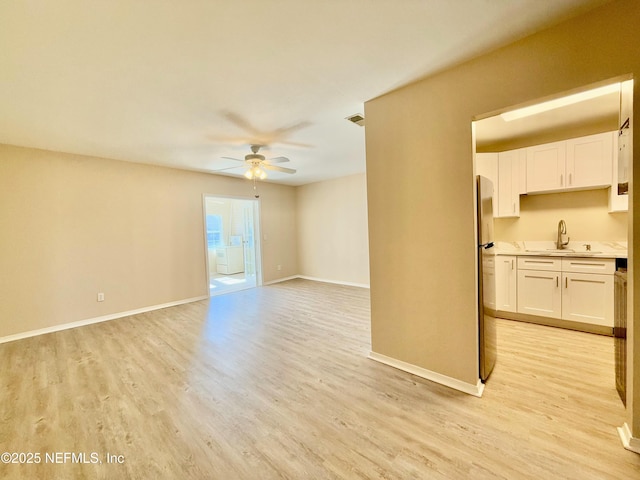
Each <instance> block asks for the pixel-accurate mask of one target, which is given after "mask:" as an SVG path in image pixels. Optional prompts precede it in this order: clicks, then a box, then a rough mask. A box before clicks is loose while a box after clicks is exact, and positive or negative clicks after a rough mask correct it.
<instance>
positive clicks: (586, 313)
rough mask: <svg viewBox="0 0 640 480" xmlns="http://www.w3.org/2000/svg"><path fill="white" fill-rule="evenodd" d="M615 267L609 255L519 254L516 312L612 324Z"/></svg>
mask: <svg viewBox="0 0 640 480" xmlns="http://www.w3.org/2000/svg"><path fill="white" fill-rule="evenodd" d="M614 271H615V260H614V259H612V258H605V259H594V258H559V257H524V256H522V257H518V281H517V292H518V293H517V298H518V304H517V307H518V308H517V312H518V313H526V314H529V315H537V316H541V317H550V318H558V319H562V320H570V321H575V322H581V323H590V324H594V325H602V326H607V327H613V305H614V299H613V295H614V291H613V274H614ZM498 288H499V287H498ZM498 309H500V307H498Z"/></svg>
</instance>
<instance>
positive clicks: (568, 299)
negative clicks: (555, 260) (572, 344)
mask: <svg viewBox="0 0 640 480" xmlns="http://www.w3.org/2000/svg"><path fill="white" fill-rule="evenodd" d="M615 270H616V264H615V260H614V259H613V258H598V259H596V258H563V259H562V318H563V319H565V320H573V321H576V322H583V323H591V324H595V325H605V326H607V327H613V305H614V290H613V274H614V273H615Z"/></svg>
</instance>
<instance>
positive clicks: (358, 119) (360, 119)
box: [347, 113, 364, 127]
mask: <svg viewBox="0 0 640 480" xmlns="http://www.w3.org/2000/svg"><path fill="white" fill-rule="evenodd" d="M347 120H349V121H350V122H353V123H355V124H356V125H360V126H361V127H364V116H362V114H360V113H356V114H355V115H351V116H349V117H347Z"/></svg>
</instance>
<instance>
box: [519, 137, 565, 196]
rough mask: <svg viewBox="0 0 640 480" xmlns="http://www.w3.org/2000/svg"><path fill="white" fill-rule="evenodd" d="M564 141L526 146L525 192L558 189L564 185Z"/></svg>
mask: <svg viewBox="0 0 640 480" xmlns="http://www.w3.org/2000/svg"><path fill="white" fill-rule="evenodd" d="M565 160H566V145H565V142H555V143H547V144H544V145H536V146H534V147H529V148H527V192H529V193H532V192H544V191H548V190H560V189H562V188H564V185H565V175H564V171H565Z"/></svg>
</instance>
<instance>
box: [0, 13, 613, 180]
mask: <svg viewBox="0 0 640 480" xmlns="http://www.w3.org/2000/svg"><path fill="white" fill-rule="evenodd" d="M606 1H607V0H562V1H558V0H457V1H451V0H323V1H311V0H235V1H233V0H227V1H224V0H182V1H180V0H173V1H170V0H56V1H55V2H52V1H50V0H25V1H2V2H0V45H1V46H2V48H0V112H2V113H1V115H0V143H6V144H12V145H20V146H29V147H36V148H43V149H48V150H56V151H63V152H70V153H78V154H85V155H94V156H100V157H107V158H113V159H120V160H127V161H134V162H142V163H155V164H160V165H167V166H173V167H178V168H185V169H193V170H200V171H207V172H211V171H213V170H216V169H222V168H227V167H230V166H234V165H235V163H234V162H231V161H228V160H222V159H221V158H220V157H222V156H230V157H239V158H242V157H243V156H244V155H245V154H247V153H249V147H248V145H249V144H251V143H262V144H268V145H269V146H270V148H269V149H268V150H266V151H265V152H262V153H265V155H266V156H267V157H269V156H282V155H284V156H287V157H289V158H290V159H291V162H290V163H288V164H286V166H287V167H291V168H295V169H297V171H298V173H296V174H295V175H286V174H282V173H276V172H270V175H269V178H270V180H272V181H275V182H278V183H286V184H290V185H302V184H305V183H310V182H314V181H319V180H324V179H329V178H334V177H339V176H343V175H349V174H353V173H358V172H363V171H364V170H365V152H364V128H362V127H358V126H356V125H354V124H352V123H350V122H348V121H346V120H345V119H344V118H345V117H347V116H349V115H351V114H354V113H363V104H364V102H365V101H366V100H368V99H371V98H374V97H376V96H379V95H381V94H383V93H385V92H388V91H390V90H392V89H394V88H396V87H398V86H401V85H403V84H405V83H408V82H411V81H412V80H415V79H417V78H420V77H422V76H425V75H427V74H429V73H432V72H434V71H437V70H440V69H442V68H445V67H446V66H449V65H451V64H454V63H458V62H460V61H462V60H465V59H468V58H471V57H473V56H476V55H479V54H481V53H483V52H485V51H487V50H490V49H493V48H496V47H498V46H500V45H504V44H507V43H510V42H511V41H514V40H516V39H518V38H522V37H524V36H526V35H528V34H531V33H533V32H535V31H538V30H540V29H542V28H546V27H547V26H550V25H552V24H554V23H557V22H559V21H561V20H564V19H566V18H569V17H571V16H574V15H577V14H580V13H582V12H584V11H586V10H588V9H590V8H593V7H594V6H598V5H601V4H603V3H606ZM365 128H366V127H365ZM231 172H234V171H231ZM224 173H229V172H224ZM237 174H242V169H240V170H237Z"/></svg>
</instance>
